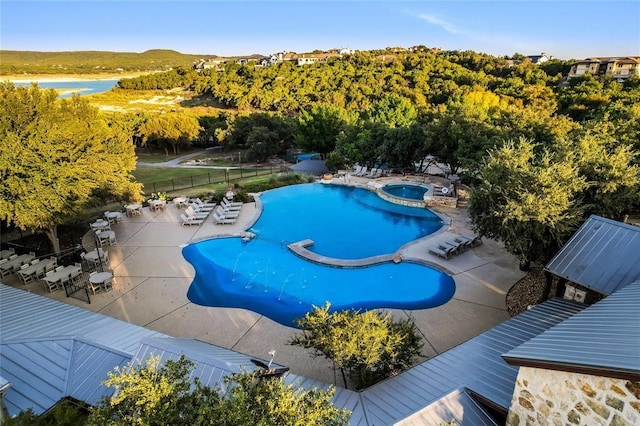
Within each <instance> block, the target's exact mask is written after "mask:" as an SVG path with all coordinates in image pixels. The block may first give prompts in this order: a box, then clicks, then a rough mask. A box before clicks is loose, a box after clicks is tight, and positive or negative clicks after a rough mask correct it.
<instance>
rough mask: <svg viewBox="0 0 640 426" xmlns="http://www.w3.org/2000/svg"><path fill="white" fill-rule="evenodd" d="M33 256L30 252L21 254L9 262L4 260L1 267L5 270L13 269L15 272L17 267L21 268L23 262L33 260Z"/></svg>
mask: <svg viewBox="0 0 640 426" xmlns="http://www.w3.org/2000/svg"><path fill="white" fill-rule="evenodd" d="M33 258H34V257H33V256H32V255H30V254H21V255H20V256H18V257H16V258H15V259H11V260H9V261H8V262H4V263H3V264H0V269H2V270H3V271H12V272H15V270H16V269H18V268H20V266H22V264H23V263H26V262H31V261H32V260H33Z"/></svg>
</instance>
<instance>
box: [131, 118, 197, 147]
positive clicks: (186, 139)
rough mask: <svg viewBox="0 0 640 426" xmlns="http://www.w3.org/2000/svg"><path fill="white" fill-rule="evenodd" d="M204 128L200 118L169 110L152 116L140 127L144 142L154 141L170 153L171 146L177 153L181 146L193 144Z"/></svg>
mask: <svg viewBox="0 0 640 426" xmlns="http://www.w3.org/2000/svg"><path fill="white" fill-rule="evenodd" d="M201 130H202V128H201V127H200V123H199V122H198V119H197V118H195V117H193V116H191V115H189V114H185V113H178V112H169V113H165V114H158V115H154V116H152V117H150V118H149V119H148V120H147V121H145V122H144V123H143V124H142V125H141V126H140V127H139V129H138V133H139V135H140V136H142V140H143V143H147V142H148V141H154V142H156V143H158V145H160V146H161V147H163V148H164V150H165V152H166V154H167V155H169V147H171V148H172V149H173V153H174V154H177V153H178V152H179V151H180V147H181V146H189V145H191V140H192V139H195V138H197V137H198V135H199V134H200V131H201Z"/></svg>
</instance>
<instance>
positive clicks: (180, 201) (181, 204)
mask: <svg viewBox="0 0 640 426" xmlns="http://www.w3.org/2000/svg"><path fill="white" fill-rule="evenodd" d="M188 201H189V199H188V198H187V197H184V196H182V197H176V198H174V199H173V204H175V205H176V207H177V208H179V209H182V208H185V207H187V202H188Z"/></svg>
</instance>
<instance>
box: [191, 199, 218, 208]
mask: <svg viewBox="0 0 640 426" xmlns="http://www.w3.org/2000/svg"><path fill="white" fill-rule="evenodd" d="M191 204H196V205H198V206H199V207H211V208H214V207H215V206H216V203H206V202H204V201H202V200H201V199H200V198H196V199H195V200H191Z"/></svg>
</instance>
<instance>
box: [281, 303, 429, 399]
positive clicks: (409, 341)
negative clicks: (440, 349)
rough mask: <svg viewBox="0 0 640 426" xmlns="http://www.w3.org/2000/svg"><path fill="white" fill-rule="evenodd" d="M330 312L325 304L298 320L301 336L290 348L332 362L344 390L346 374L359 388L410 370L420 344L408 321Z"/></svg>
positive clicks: (368, 313)
mask: <svg viewBox="0 0 640 426" xmlns="http://www.w3.org/2000/svg"><path fill="white" fill-rule="evenodd" d="M330 310H331V304H330V303H328V302H327V304H326V305H325V306H324V307H317V306H316V307H314V309H313V311H311V312H308V313H307V314H306V315H305V317H304V318H300V319H298V320H297V322H298V326H299V327H300V328H301V329H302V334H301V335H297V336H295V337H293V338H292V339H291V341H290V344H292V345H298V346H302V347H304V348H312V349H313V350H314V351H315V352H314V355H316V356H317V355H323V356H325V357H326V358H328V359H330V360H332V361H333V362H334V363H335V365H336V366H337V367H338V368H339V369H340V371H341V372H342V378H343V380H344V385H345V387H347V379H346V374H347V373H348V374H349V376H350V378H351V379H352V380H354V381H355V382H356V386H357V387H358V388H363V387H366V386H369V385H372V384H374V383H376V382H377V381H380V380H382V379H384V378H386V377H390V376H392V375H395V374H397V373H399V372H401V371H402V370H405V369H407V368H409V367H411V366H412V364H413V362H414V360H415V358H416V357H417V356H419V355H420V351H421V349H422V341H421V339H420V335H419V334H418V332H417V329H416V326H415V324H414V323H413V322H412V321H411V320H409V319H407V320H402V321H397V322H394V321H393V320H392V318H391V314H389V313H387V314H381V313H379V312H376V311H365V312H359V311H356V310H353V309H350V310H346V311H336V312H330Z"/></svg>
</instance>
